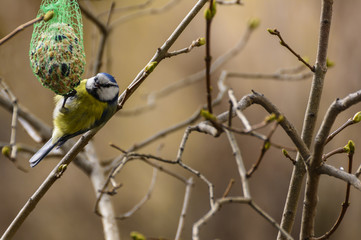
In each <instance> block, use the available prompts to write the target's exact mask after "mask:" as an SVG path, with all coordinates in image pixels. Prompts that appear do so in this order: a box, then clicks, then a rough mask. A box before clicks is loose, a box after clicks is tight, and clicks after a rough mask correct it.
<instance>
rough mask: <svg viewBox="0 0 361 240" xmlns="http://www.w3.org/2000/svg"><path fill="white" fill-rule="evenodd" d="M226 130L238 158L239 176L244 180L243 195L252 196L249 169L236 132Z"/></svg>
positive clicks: (235, 156)
mask: <svg viewBox="0 0 361 240" xmlns="http://www.w3.org/2000/svg"><path fill="white" fill-rule="evenodd" d="M225 132H226V134H227V138H228V141H229V144H230V145H231V148H232V152H233V156H234V158H235V159H236V163H237V166H238V173H239V176H240V177H241V181H242V191H243V196H244V197H245V198H251V192H250V190H249V185H248V179H247V171H246V168H245V166H244V163H243V158H242V155H241V151H240V149H239V147H238V145H237V142H236V139H235V137H234V134H233V133H231V132H229V131H227V130H226V131H225Z"/></svg>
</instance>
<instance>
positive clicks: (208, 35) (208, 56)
mask: <svg viewBox="0 0 361 240" xmlns="http://www.w3.org/2000/svg"><path fill="white" fill-rule="evenodd" d="M215 6H216V5H215V3H214V0H209V5H208V9H206V11H205V18H206V56H205V58H204V60H205V63H206V96H207V98H206V99H207V101H206V102H207V109H208V112H209V113H211V114H212V113H213V110H212V94H211V91H212V86H211V63H212V56H211V25H212V20H213V17H214V15H215V12H216V9H215Z"/></svg>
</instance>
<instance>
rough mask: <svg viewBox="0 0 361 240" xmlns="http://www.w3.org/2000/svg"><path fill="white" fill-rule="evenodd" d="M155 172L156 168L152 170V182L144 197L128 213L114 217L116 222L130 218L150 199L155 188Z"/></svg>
mask: <svg viewBox="0 0 361 240" xmlns="http://www.w3.org/2000/svg"><path fill="white" fill-rule="evenodd" d="M157 172H158V169H157V168H153V176H152V180H151V182H150V184H149V188H148V192H147V193H146V194H145V196H144V197H143V198H142V199H141V200H140V201H139V202H138V203H137V204H136V205H135V206H134V207H133V208H132V209H130V210H129V211H127V212H126V213H124V214H122V215H119V216H117V217H116V219H118V220H124V219H126V218H129V217H131V216H132V215H133V214H134V213H135V212H136V211H138V210H139V209H140V208H141V207H142V206H143V205H144V204H145V203H146V202H147V201H148V200H149V199H150V197H151V194H152V192H153V189H154V186H155V181H156V179H157Z"/></svg>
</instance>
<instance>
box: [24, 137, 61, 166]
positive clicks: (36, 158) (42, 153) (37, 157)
mask: <svg viewBox="0 0 361 240" xmlns="http://www.w3.org/2000/svg"><path fill="white" fill-rule="evenodd" d="M58 143H59V141H56V142H55V143H53V142H52V138H50V139H49V141H48V142H47V143H45V144H44V146H42V147H41V148H40V149H39V150H38V151H37V152H36V153H35V154H34V155H33V156H32V157H31V158H30V160H29V162H30V167H35V166H36V165H38V163H39V162H40V161H41V160H43V158H45V157H46V155H48V154H49V152H50V151H51V150H52V149H53V148H54V147H55V146H56V145H57V144H58Z"/></svg>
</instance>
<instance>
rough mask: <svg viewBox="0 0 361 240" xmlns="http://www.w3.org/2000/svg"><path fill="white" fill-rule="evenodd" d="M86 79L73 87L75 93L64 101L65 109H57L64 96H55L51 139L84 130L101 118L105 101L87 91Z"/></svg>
mask: <svg viewBox="0 0 361 240" xmlns="http://www.w3.org/2000/svg"><path fill="white" fill-rule="evenodd" d="M86 81H87V80H83V81H81V82H80V85H79V86H78V87H76V88H75V90H76V91H77V93H76V95H75V96H74V97H72V98H69V99H68V100H67V101H66V104H65V108H66V110H65V111H59V110H60V109H61V105H62V104H63V99H64V98H63V97H62V96H56V97H55V102H56V105H57V106H56V108H55V110H54V120H53V124H54V131H53V141H56V140H57V139H59V138H60V137H62V136H65V135H73V134H75V133H78V132H85V131H87V130H89V129H90V128H92V127H94V124H95V123H96V122H97V121H99V120H100V119H101V117H102V115H103V112H104V110H105V109H106V107H107V103H105V102H101V101H98V100H97V99H95V98H94V97H93V96H92V95H90V94H89V93H88V92H87V90H86V88H85V85H86Z"/></svg>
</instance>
